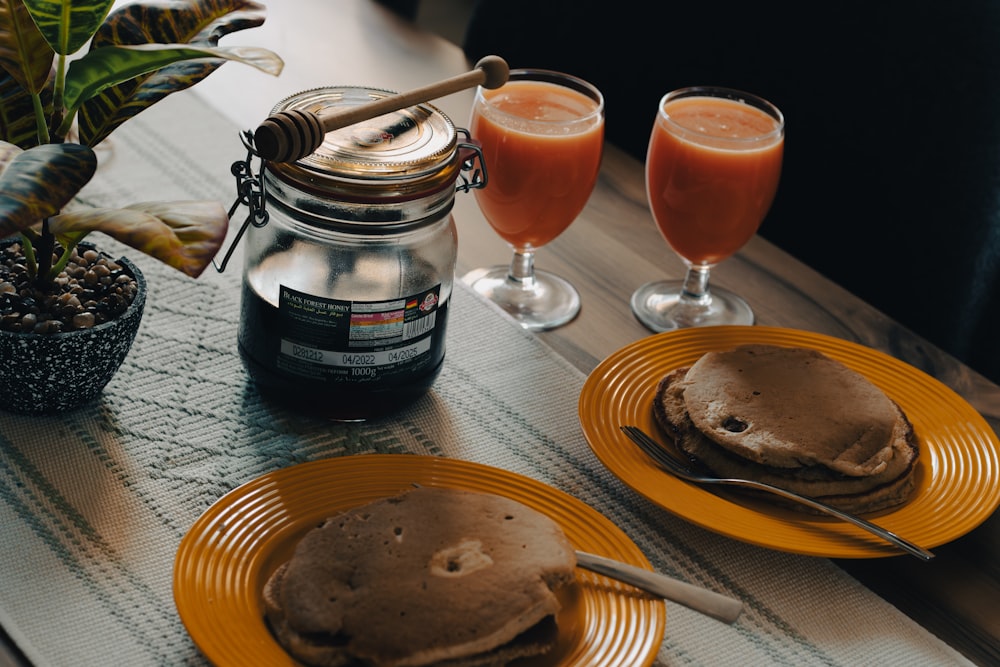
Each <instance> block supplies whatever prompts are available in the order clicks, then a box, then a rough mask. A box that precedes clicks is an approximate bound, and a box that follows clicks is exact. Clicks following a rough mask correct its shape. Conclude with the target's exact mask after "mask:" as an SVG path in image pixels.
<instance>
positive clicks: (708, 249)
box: [632, 86, 785, 331]
mask: <svg viewBox="0 0 1000 667" xmlns="http://www.w3.org/2000/svg"><path fill="white" fill-rule="evenodd" d="M784 136H785V121H784V117H783V116H782V114H781V111H779V110H778V108H777V107H775V106H774V105H773V104H771V103H770V102H768V101H766V100H764V99H762V98H760V97H758V96H756V95H751V94H749V93H744V92H741V91H738V90H732V89H728V88H719V87H709V86H703V87H691V88H683V89H680V90H675V91H673V92H670V93H667V94H666V95H665V96H663V98H662V99H661V100H660V104H659V108H658V110H657V115H656V122H655V123H654V125H653V129H652V132H651V134H650V139H649V150H648V152H647V155H646V194H647V196H648V198H649V206H650V209H651V211H652V213H653V218H654V220H655V221H656V224H657V226H658V227H659V229H660V233H661V234H662V235H663V238H664V239H666V241H667V243H668V244H669V245H670V247H671V248H672V249H673V250H674V252H676V253H677V254H678V255H680V257H681V259H682V260H683V261H684V263H685V265H686V266H687V275H686V276H685V278H684V280H683V281H655V282H651V283H648V284H646V285H643V286H642V287H640V288H639V289H638V290H636V291H635V293H634V294H633V295H632V312H633V313H634V314H635V316H636V317H637V318H638V319H639V321H640V322H642V323H643V324H644V325H646V327H647V328H649V329H652V330H653V331H671V330H674V329H679V328H684V327H699V326H711V325H720V324H753V323H754V314H753V310H752V309H751V308H750V306H749V305H748V304H747V302H746V301H745V300H744V299H743V298H742V297H740V296H739V295H737V294H734V293H733V292H730V291H728V290H723V289H720V288H716V287H713V288H711V289H709V285H708V277H709V271H710V270H711V268H712V267H713V266H715V265H716V264H718V263H719V262H721V261H722V260H724V259H726V258H727V257H729V256H730V255H732V254H733V253H735V252H736V251H737V250H739V249H740V248H742V247H743V245H744V244H745V243H746V242H747V241H749V240H750V237H752V236H753V235H754V234H755V233H756V232H757V229H758V227H760V224H761V222H762V221H763V219H764V216H765V215H766V214H767V212H768V210H769V209H770V207H771V202H772V201H773V200H774V195H775V193H776V192H777V189H778V180H779V178H780V175H781V162H782V155H783V147H784Z"/></svg>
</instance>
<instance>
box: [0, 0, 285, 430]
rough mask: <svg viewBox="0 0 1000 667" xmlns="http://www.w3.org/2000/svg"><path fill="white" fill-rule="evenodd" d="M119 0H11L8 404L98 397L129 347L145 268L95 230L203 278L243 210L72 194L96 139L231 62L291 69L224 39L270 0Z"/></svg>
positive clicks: (1, 7)
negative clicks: (97, 238) (99, 200)
mask: <svg viewBox="0 0 1000 667" xmlns="http://www.w3.org/2000/svg"><path fill="white" fill-rule="evenodd" d="M114 4H115V2H114V0H89V1H88V2H80V1H79V0H0V66H2V69H3V71H2V72H0V169H2V172H0V239H6V241H5V243H4V245H3V246H0V407H2V408H4V409H8V410H13V411H17V412H27V413H42V412H51V411H60V410H65V409H68V408H72V407H75V406H77V405H79V404H81V403H83V402H85V401H88V400H90V399H91V398H93V397H94V396H95V395H96V394H98V393H99V392H100V391H101V390H102V389H103V387H104V385H105V384H106V383H107V382H108V380H110V378H111V376H112V375H113V374H114V372H115V371H116V370H117V369H118V366H119V365H120V364H121V362H122V360H123V359H124V357H125V354H126V353H127V352H128V349H129V347H130V346H131V342H132V338H133V337H134V335H135V330H136V329H137V328H138V323H139V318H140V317H141V314H142V307H143V304H144V299H145V282H144V279H143V277H142V275H141V273H140V272H139V271H138V269H137V268H136V267H135V266H134V265H133V264H132V263H131V262H129V261H128V260H125V259H122V260H118V261H114V260H113V259H112V258H111V257H109V256H107V255H106V254H105V253H102V252H100V251H99V250H98V249H96V248H94V247H89V248H87V249H84V247H85V246H81V242H82V241H83V240H84V238H85V237H86V236H87V235H88V234H89V233H90V232H92V231H100V232H102V233H104V234H107V235H108V236H111V237H113V238H115V239H117V240H119V241H121V242H123V243H125V244H127V245H128V246H130V247H132V248H135V249H136V250H138V251H141V252H143V253H146V254H148V255H150V256H152V257H154V258H156V259H158V260H160V261H162V262H164V263H166V264H168V265H170V266H172V267H174V268H177V269H178V270H180V271H183V272H184V273H186V274H188V275H190V276H192V277H197V276H198V275H200V274H201V272H202V271H203V270H204V269H205V268H206V267H207V266H208V264H209V263H210V262H211V261H212V258H213V257H214V256H215V254H216V252H217V251H218V249H219V247H220V245H221V244H222V242H223V240H224V238H225V234H226V229H227V227H228V222H229V221H228V217H227V213H226V211H225V209H224V208H223V207H222V205H221V204H220V203H219V202H216V201H188V202H145V203H139V204H134V205H131V206H128V207H126V208H124V209H120V210H112V209H95V208H84V207H73V206H70V204H71V203H73V200H74V198H75V197H76V195H77V193H79V192H80V190H81V189H82V188H83V187H84V186H85V185H86V184H87V183H88V182H89V181H90V179H91V178H92V177H93V176H94V174H95V172H96V170H97V157H96V155H95V153H94V150H93V149H94V147H95V146H96V145H97V144H99V143H100V142H101V141H102V140H104V139H105V138H107V137H108V135H109V134H111V132H112V131H113V130H114V129H115V128H117V127H118V126H119V125H121V124H122V123H124V122H125V121H127V120H128V119H129V118H131V117H133V116H135V115H136V114H137V113H139V112H141V111H142V110H144V109H146V108H148V107H149V106H151V105H153V104H155V103H156V102H158V101H159V100H161V99H163V98H164V97H166V96H167V95H169V94H171V93H174V92H176V91H179V90H183V89H185V88H188V87H190V86H191V85H193V84H195V83H197V82H198V81H201V80H202V79H204V78H205V77H207V76H208V75H209V74H211V73H212V72H214V71H215V70H216V69H217V68H218V67H219V66H220V65H222V64H223V63H225V62H226V61H227V60H236V61H239V62H243V63H245V64H249V65H251V66H254V67H256V68H258V69H261V70H263V71H265V72H268V73H270V74H274V75H277V74H279V73H280V71H281V68H282V62H281V59H280V58H279V57H278V56H277V55H275V54H274V53H272V52H270V51H267V50H265V49H257V48H247V47H239V48H226V47H220V46H219V45H218V42H219V39H220V38H221V37H223V36H225V35H226V34H229V33H231V32H235V31H238V30H243V29H246V28H251V27H255V26H259V25H261V24H262V23H263V21H264V7H263V6H262V5H260V4H258V3H256V2H250V1H249V0H190V1H177V0H168V1H165V2H160V3H157V2H155V0H154V1H152V2H141V1H140V2H134V3H130V4H126V5H123V6H120V7H118V8H117V9H116V10H115V11H113V12H112V11H111V8H112V6H113V5H114ZM88 44H89V47H88V48H87V49H86V52H85V53H84V47H85V46H87V45H88ZM8 237H10V238H8ZM102 340H103V342H102ZM56 355H59V356H56ZM101 366H103V367H101Z"/></svg>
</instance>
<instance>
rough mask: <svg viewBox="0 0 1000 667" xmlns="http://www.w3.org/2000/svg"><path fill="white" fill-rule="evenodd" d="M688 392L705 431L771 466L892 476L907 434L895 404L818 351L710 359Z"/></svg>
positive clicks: (760, 350)
mask: <svg viewBox="0 0 1000 667" xmlns="http://www.w3.org/2000/svg"><path fill="white" fill-rule="evenodd" d="M684 385H685V389H684V402H685V405H686V407H687V412H688V414H689V415H690V418H691V421H692V422H693V423H694V425H695V426H696V427H697V428H698V430H699V431H701V432H702V433H703V434H704V435H706V436H707V437H709V438H711V439H712V440H714V441H715V442H717V443H718V444H719V445H721V446H723V447H725V448H726V449H728V450H730V451H732V452H733V453H734V454H737V455H739V456H741V457H743V458H745V459H748V460H751V461H754V462H756V463H760V464H763V465H768V466H773V467H779V468H797V467H802V466H815V465H821V466H826V467H828V468H830V469H831V470H833V471H835V472H839V473H841V474H844V475H849V476H855V477H866V476H870V475H873V474H877V473H878V472H880V471H881V470H884V469H885V467H886V466H887V465H888V461H889V460H890V459H891V458H892V456H893V450H892V443H893V442H894V441H895V440H896V439H897V438H898V437H899V436H900V435H901V432H900V430H899V429H900V428H901V425H900V420H899V411H898V410H897V409H896V408H895V406H894V405H893V403H892V401H890V400H889V398H888V397H887V396H886V395H885V394H884V393H883V392H882V391H881V390H880V389H878V387H876V386H874V385H873V384H872V383H871V382H869V381H868V380H867V379H866V378H865V377H864V376H863V375H861V374H860V373H857V372H855V371H853V370H851V369H850V368H848V367H847V366H845V365H844V364H842V363H841V362H839V361H836V360H834V359H832V358H830V357H827V356H826V355H824V354H822V353H821V352H818V351H816V350H810V349H805V348H795V347H779V346H775V345H744V346H741V347H737V348H735V349H732V350H726V351H721V352H709V353H707V354H705V355H703V356H702V357H701V358H700V359H698V361H696V362H695V363H694V364H693V365H692V366H691V368H690V370H689V371H688V373H687V376H686V377H685V379H684Z"/></svg>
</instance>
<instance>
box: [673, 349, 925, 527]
mask: <svg viewBox="0 0 1000 667" xmlns="http://www.w3.org/2000/svg"><path fill="white" fill-rule="evenodd" d="M687 372H688V369H687V368H681V369H678V370H675V371H673V372H671V373H670V374H668V375H667V376H666V377H664V378H663V379H662V380H661V381H660V383H659V386H658V387H657V390H656V397H655V399H654V409H653V413H654V416H655V418H656V421H657V423H658V424H659V425H660V427H661V428H663V430H664V431H665V432H666V433H667V434H668V435H670V437H671V438H672V439H673V441H674V444H675V445H676V447H677V449H678V450H680V452H681V453H682V454H684V455H686V456H687V457H688V458H689V459H690V460H691V461H692V462H693V463H694V464H695V467H701V468H703V469H705V470H707V471H708V472H710V473H712V474H714V475H716V476H719V477H738V478H742V479H752V480H756V481H758V482H764V483H765V484H772V485H774V486H778V487H780V488H783V489H786V490H788V491H792V492H795V493H799V494H802V495H806V496H809V497H811V498H814V499H816V500H819V501H821V502H824V503H826V504H828V505H832V506H833V507H837V508H839V509H841V510H844V511H846V512H851V513H855V514H864V513H867V512H875V511H879V510H884V509H888V508H891V507H895V506H897V505H900V504H902V503H904V502H906V500H907V499H908V498H909V496H910V494H911V493H912V491H913V488H914V486H915V479H914V475H913V473H914V471H915V468H916V462H917V457H918V451H919V450H918V448H917V443H916V437H915V435H914V433H913V428H912V426H911V425H910V423H909V420H908V419H906V416H905V414H903V412H902V411H901V410H899V408H898V407H895V404H893V406H894V408H895V409H896V410H897V412H898V415H899V418H900V422H901V424H902V428H903V430H904V435H903V436H902V437H897V438H895V439H894V440H893V444H892V449H891V451H892V457H890V458H889V459H888V461H887V462H886V466H885V467H884V468H882V469H881V470H880V471H879V472H878V473H875V474H873V475H869V476H866V477H857V476H849V475H844V474H842V473H838V472H836V471H834V470H831V469H830V468H828V467H826V466H822V465H811V466H800V467H798V468H787V467H785V468H781V467H775V466H766V465H762V464H759V463H756V462H755V461H751V460H748V459H745V458H742V457H740V456H738V455H736V454H734V453H733V452H731V451H729V450H727V449H726V448H724V447H721V446H719V444H718V443H716V442H714V441H713V440H711V439H710V438H708V437H707V436H706V435H705V434H704V433H702V432H701V431H699V430H698V428H697V427H696V426H695V425H694V423H693V422H692V421H691V420H690V418H689V416H688V414H687V410H686V405H685V402H684V392H685V386H686V385H685V383H684V377H685V375H686V374H687ZM755 495H757V496H758V497H760V498H764V499H766V500H768V501H769V502H774V503H777V504H781V505H783V506H786V507H789V508H792V509H795V510H798V511H803V512H813V511H814V510H811V509H810V508H808V507H806V506H804V505H801V504H798V503H792V502H790V501H785V500H783V499H781V498H780V497H778V496H775V495H773V494H767V493H762V494H755Z"/></svg>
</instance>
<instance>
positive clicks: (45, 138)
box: [31, 93, 49, 144]
mask: <svg viewBox="0 0 1000 667" xmlns="http://www.w3.org/2000/svg"><path fill="white" fill-rule="evenodd" d="M31 105H32V107H34V110H35V128H36V132H37V134H38V143H39V144H47V143H49V124H48V119H47V118H46V117H45V107H44V106H43V105H42V96H41V95H39V94H38V93H32V94H31Z"/></svg>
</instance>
